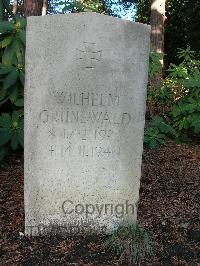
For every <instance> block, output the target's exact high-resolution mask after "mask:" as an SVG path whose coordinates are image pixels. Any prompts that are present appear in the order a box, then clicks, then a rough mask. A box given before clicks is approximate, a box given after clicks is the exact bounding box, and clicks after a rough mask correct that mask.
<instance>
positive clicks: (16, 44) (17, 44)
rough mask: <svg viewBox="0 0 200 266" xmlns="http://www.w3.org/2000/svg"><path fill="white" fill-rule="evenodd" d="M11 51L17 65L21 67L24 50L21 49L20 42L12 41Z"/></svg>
mask: <svg viewBox="0 0 200 266" xmlns="http://www.w3.org/2000/svg"><path fill="white" fill-rule="evenodd" d="M13 50H14V54H15V55H16V58H17V64H21V65H22V64H23V61H24V53H23V52H24V48H23V47H22V45H21V43H20V41H19V40H18V39H17V38H16V39H15V40H14V41H13Z"/></svg>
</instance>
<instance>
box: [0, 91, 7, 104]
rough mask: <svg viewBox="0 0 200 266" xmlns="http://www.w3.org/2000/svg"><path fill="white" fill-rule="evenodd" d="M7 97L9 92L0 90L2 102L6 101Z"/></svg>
mask: <svg viewBox="0 0 200 266" xmlns="http://www.w3.org/2000/svg"><path fill="white" fill-rule="evenodd" d="M6 96H7V91H6V90H4V89H3V88H1V89H0V101H2V100H3V99H5V97H6Z"/></svg>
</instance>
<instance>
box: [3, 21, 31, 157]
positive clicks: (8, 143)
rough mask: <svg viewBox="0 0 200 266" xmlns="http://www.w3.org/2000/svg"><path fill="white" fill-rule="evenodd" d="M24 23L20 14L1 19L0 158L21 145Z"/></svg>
mask: <svg viewBox="0 0 200 266" xmlns="http://www.w3.org/2000/svg"><path fill="white" fill-rule="evenodd" d="M25 26H26V20H25V19H23V18H21V17H15V18H13V19H11V20H10V21H0V33H1V35H0V47H1V63H0V108H1V113H2V112H3V114H2V115H1V118H0V160H1V159H2V158H3V156H5V155H6V154H7V152H8V150H9V147H11V148H12V149H14V150H15V149H17V148H18V147H19V146H23V121H22V116H23V106H24V102H23V97H24V96H23V95H24V61H25V60H24V55H25ZM4 110H5V111H4ZM4 112H8V113H4Z"/></svg>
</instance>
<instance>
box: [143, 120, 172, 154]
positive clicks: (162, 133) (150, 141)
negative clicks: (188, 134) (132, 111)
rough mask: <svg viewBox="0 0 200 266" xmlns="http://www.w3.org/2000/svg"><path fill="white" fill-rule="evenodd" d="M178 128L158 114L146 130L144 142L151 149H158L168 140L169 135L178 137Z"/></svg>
mask: <svg viewBox="0 0 200 266" xmlns="http://www.w3.org/2000/svg"><path fill="white" fill-rule="evenodd" d="M176 136H177V132H176V130H175V129H174V128H173V127H172V126H171V125H169V124H168V123H166V122H165V120H164V119H163V118H162V117H160V116H156V117H153V118H152V120H151V121H150V123H149V125H148V128H147V129H146V130H145V135H144V144H145V145H146V146H147V147H148V148H150V149H157V148H159V147H160V145H161V144H163V143H164V142H165V141H166V138H167V137H176Z"/></svg>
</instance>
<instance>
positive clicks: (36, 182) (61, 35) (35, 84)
mask: <svg viewBox="0 0 200 266" xmlns="http://www.w3.org/2000/svg"><path fill="white" fill-rule="evenodd" d="M149 36H150V27H149V26H147V25H143V24H139V23H132V22H129V21H125V20H122V19H117V18H113V17H109V16H105V15H100V14H96V13H79V14H68V15H54V16H43V17H29V18H28V23H27V40H26V42H27V48H26V82H25V83H26V84H25V193H24V195H25V233H26V234H32V235H38V234H40V233H41V234H45V233H49V232H56V233H57V232H66V233H72V234H77V233H82V232H83V231H84V230H89V231H91V230H95V231H103V232H109V231H111V230H113V229H114V228H116V227H117V226H118V225H119V224H122V223H133V222H135V221H136V219H137V202H138V199H139V185H140V175H141V159H142V150H143V130H144V121H145V119H144V115H145V101H146V85H147V75H148V57H149V43H150V41H149Z"/></svg>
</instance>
